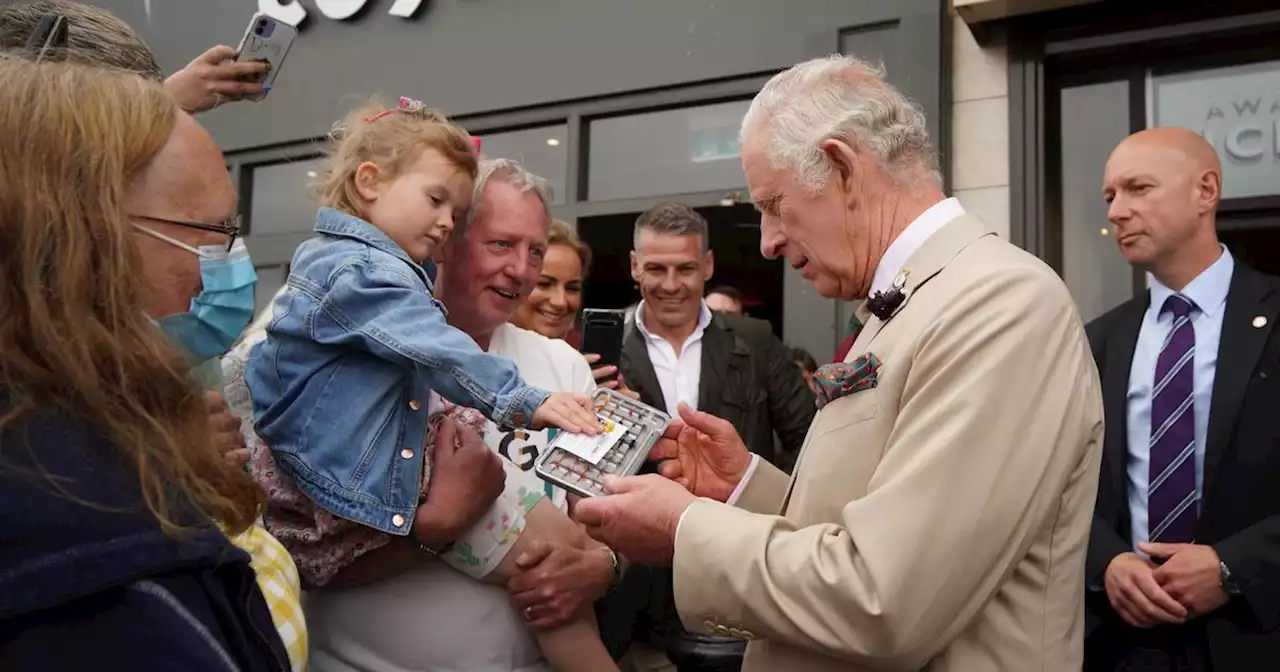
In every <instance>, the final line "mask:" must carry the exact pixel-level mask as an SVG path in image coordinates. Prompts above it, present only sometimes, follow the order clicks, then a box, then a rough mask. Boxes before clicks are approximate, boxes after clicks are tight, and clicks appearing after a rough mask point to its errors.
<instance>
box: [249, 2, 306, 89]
mask: <svg viewBox="0 0 1280 672" xmlns="http://www.w3.org/2000/svg"><path fill="white" fill-rule="evenodd" d="M297 36H298V29H297V28H294V27H293V26H291V25H289V24H287V23H285V22H283V21H280V20H279V19H276V18H273V17H271V16H268V15H266V14H263V13H262V12H258V13H257V14H254V15H253V18H251V19H249V27H248V28H246V29H245V31H244V37H242V38H240V46H239V47H237V48H236V56H235V60H236V61H238V62H240V63H242V64H248V63H252V62H257V63H262V64H263V66H261V68H260V69H259V70H258V72H257V73H255V74H252V75H248V76H247V79H246V80H245V81H249V82H251V83H258V84H261V90H260V92H259V93H255V94H251V95H248V96H245V97H246V98H248V99H249V100H262V99H263V98H266V97H267V92H268V91H270V90H271V87H272V86H274V85H275V81H276V76H277V75H279V74H280V66H282V65H284V59H285V56H288V55H289V48H290V47H292V46H293V40H294V39H295V38H297Z"/></svg>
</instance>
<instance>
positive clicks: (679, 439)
mask: <svg viewBox="0 0 1280 672" xmlns="http://www.w3.org/2000/svg"><path fill="white" fill-rule="evenodd" d="M680 418H681V419H680V420H676V421H673V422H672V423H671V425H670V426H669V427H667V432H666V434H665V435H664V436H663V438H662V439H660V440H659V441H658V443H657V445H655V446H654V447H653V450H651V451H649V459H651V460H666V461H665V462H662V463H661V464H660V465H658V473H660V474H662V475H663V476H666V477H667V478H669V479H671V480H673V481H675V482H676V483H679V484H680V485H683V486H684V487H685V488H688V490H689V492H692V493H693V494H695V495H697V496H699V497H707V498H709V499H714V500H716V501H718V502H723V501H726V500H728V499H729V496H730V495H732V494H733V491H734V489H735V488H737V487H738V483H740V482H741V481H742V477H743V476H744V475H745V474H746V473H747V467H748V466H750V465H751V453H750V452H748V451H747V446H746V445H745V444H743V443H742V439H741V438H739V437H738V432H737V430H735V429H734V428H733V425H732V424H730V423H729V421H728V420H724V419H722V418H717V417H715V416H714V415H711V414H709V413H703V412H701V411H695V410H693V409H691V408H689V407H688V406H686V405H685V404H680Z"/></svg>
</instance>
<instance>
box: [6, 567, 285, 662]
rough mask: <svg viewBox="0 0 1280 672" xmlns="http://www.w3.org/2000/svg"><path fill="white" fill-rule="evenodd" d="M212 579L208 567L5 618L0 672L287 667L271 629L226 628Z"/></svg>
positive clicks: (280, 647) (276, 637) (276, 636)
mask: <svg viewBox="0 0 1280 672" xmlns="http://www.w3.org/2000/svg"><path fill="white" fill-rule="evenodd" d="M208 581H216V579H214V578H213V576H212V572H211V571H210V570H207V569H193V570H191V571H179V572H176V573H171V574H169V575H166V576H164V577H161V578H157V579H155V580H146V581H140V582H137V583H134V584H131V585H129V586H123V587H119V588H115V589H111V590H107V591H103V592H100V593H97V594H95V595H92V596H89V597H85V598H81V599H79V600H74V601H72V602H67V603H65V604H62V605H60V606H57V607H54V608H51V609H46V610H42V611H38V612H33V613H28V614H23V615H20V616H16V617H13V618H10V619H5V620H0V670H6V672H20V671H26V670H31V671H32V672H36V671H37V670H38V671H44V670H95V669H107V668H110V669H117V670H173V671H174V672H178V671H180V670H181V671H185V672H232V671H235V670H262V671H266V670H287V669H289V668H288V665H287V658H285V659H284V660H281V657H282V656H287V654H284V653H283V648H282V645H280V643H279V637H278V635H277V634H276V633H275V631H274V629H272V630H271V631H270V632H264V633H253V632H249V631H246V630H244V629H242V628H239V627H232V628H230V629H228V628H227V627H224V626H225V625H227V624H226V623H225V622H224V621H223V619H221V618H219V617H218V616H217V615H216V614H217V613H218V612H221V611H222V609H220V608H219V606H218V605H217V604H215V603H213V602H211V601H210V600H209V599H207V598H206V597H205V596H206V595H207V589H206V587H205V586H204V585H203V584H205V583H207V582H208ZM69 642H73V643H74V645H71V646H68V643H69ZM104 666H105V667H104Z"/></svg>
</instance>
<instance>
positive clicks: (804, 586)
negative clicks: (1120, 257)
mask: <svg viewBox="0 0 1280 672" xmlns="http://www.w3.org/2000/svg"><path fill="white" fill-rule="evenodd" d="M904 270H905V271H906V273H907V282H906V286H905V288H904V291H905V294H906V301H905V302H904V303H903V304H902V305H901V307H900V308H899V309H898V311H897V313H896V314H895V315H894V316H892V317H891V318H890V319H889V320H888V321H887V322H886V321H881V320H879V319H876V318H871V319H869V321H868V322H867V324H866V326H865V327H864V329H863V331H862V333H861V334H860V335H859V337H858V339H857V341H856V342H855V344H854V346H853V348H852V350H851V351H850V352H849V356H848V359H849V360H850V361H852V360H853V359H854V358H856V357H857V356H858V355H860V354H862V353H864V352H871V353H874V354H875V355H876V356H878V357H879V358H880V360H881V362H882V366H881V368H880V371H879V382H878V386H877V387H875V388H874V389H870V390H866V391H862V392H857V393H854V394H851V395H849V396H845V397H842V398H840V399H837V400H835V401H832V402H831V403H830V404H828V405H827V406H826V407H825V408H824V409H822V411H820V412H819V414H818V416H817V417H816V418H815V419H814V422H813V425H812V426H811V427H810V429H809V434H808V437H807V439H806V441H805V444H804V447H803V448H802V450H801V453H800V457H799V460H798V462H797V464H796V468H795V471H794V474H795V475H794V477H793V478H792V479H791V480H790V482H788V479H787V477H786V476H785V475H784V474H783V473H782V472H779V471H777V470H776V469H774V468H772V467H771V466H770V465H768V464H765V463H761V464H760V465H759V467H758V468H757V470H756V472H755V474H754V475H753V477H752V478H751V480H750V481H749V483H748V484H747V485H746V486H745V488H744V489H743V492H742V495H741V497H740V499H739V500H738V502H737V506H736V507H731V506H727V505H725V504H722V503H718V502H712V501H710V500H699V501H697V502H695V503H694V504H693V505H692V507H690V509H689V510H688V512H687V513H686V514H685V516H684V518H683V520H682V521H681V524H680V528H679V532H678V534H677V539H676V550H675V592H676V604H677V607H678V609H679V612H680V615H681V618H682V620H683V621H684V623H685V625H686V627H688V628H690V629H693V630H698V631H702V632H707V633H711V634H720V635H733V636H739V637H743V638H746V639H751V640H754V641H752V642H751V643H750V644H749V646H748V649H747V657H746V662H745V665H744V667H743V670H745V671H747V672H758V671H764V670H768V671H771V672H789V671H793V670H794V671H797V672H798V671H801V670H803V671H805V672H823V671H827V670H830V671H835V670H840V671H850V670H864V669H903V670H929V671H931V672H991V671H996V670H1003V671H1009V672H1028V671H1031V670H1039V671H1044V672H1078V671H1079V670H1080V667H1081V662H1082V658H1083V635H1084V631H1083V628H1084V604H1083V602H1084V594H1085V581H1084V557H1085V548H1086V545H1087V541H1088V535H1089V527H1090V522H1091V519H1092V514H1093V505H1094V497H1095V493H1096V491H1097V486H1098V468H1099V463H1100V460H1101V455H1102V400H1101V390H1100V387H1099V382H1098V374H1097V369H1096V368H1095V366H1094V363H1093V357H1092V356H1091V355H1090V352H1089V346H1088V343H1087V342H1086V340H1085V333H1084V327H1083V324H1082V323H1081V320H1080V316H1079V314H1078V313H1077V312H1076V308H1075V304H1074V302H1073V301H1072V299H1071V296H1070V295H1069V294H1068V292H1067V289H1066V287H1065V286H1064V285H1063V283H1062V281H1061V280H1060V279H1059V278H1058V277H1057V275H1056V274H1054V272H1053V271H1052V270H1051V269H1050V268H1049V267H1047V266H1046V265H1045V264H1043V263H1042V262H1041V261H1040V260H1038V259H1036V258H1035V257H1033V256H1031V255H1030V254H1027V253H1026V252H1024V251H1023V250H1021V249H1018V248H1017V247H1014V246H1013V245H1010V244H1009V243H1006V242H1003V241H1001V240H1000V239H999V238H997V237H996V236H995V235H994V234H992V233H991V232H989V231H988V230H987V228H986V227H985V225H984V224H983V223H982V221H981V220H980V219H978V218H977V217H974V216H972V215H966V216H964V217H960V218H957V219H955V220H953V221H951V222H950V223H948V224H947V225H945V226H944V227H943V228H942V229H940V230H939V231H938V232H937V233H935V234H934V235H933V236H931V237H930V238H929V239H928V240H927V241H926V242H925V243H924V245H923V246H922V247H921V248H920V249H919V250H917V251H916V253H915V254H914V255H913V256H912V257H911V259H910V261H908V263H907V265H906V268H905V269H904Z"/></svg>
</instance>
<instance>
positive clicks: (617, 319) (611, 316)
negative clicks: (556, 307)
mask: <svg viewBox="0 0 1280 672" xmlns="http://www.w3.org/2000/svg"><path fill="white" fill-rule="evenodd" d="M626 321H627V313H626V311H622V310H601V309H596V308H587V309H586V310H584V311H582V352H583V354H591V353H595V354H597V355H600V361H598V362H596V363H595V364H593V365H592V366H593V367H597V368H598V367H601V366H617V365H618V363H619V362H620V361H621V360H622V337H623V334H624V333H625V330H626ZM614 378H617V374H614V375H613V376H609V377H608V378H602V379H600V380H599V381H597V382H600V383H605V382H608V381H610V380H613V379H614Z"/></svg>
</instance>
